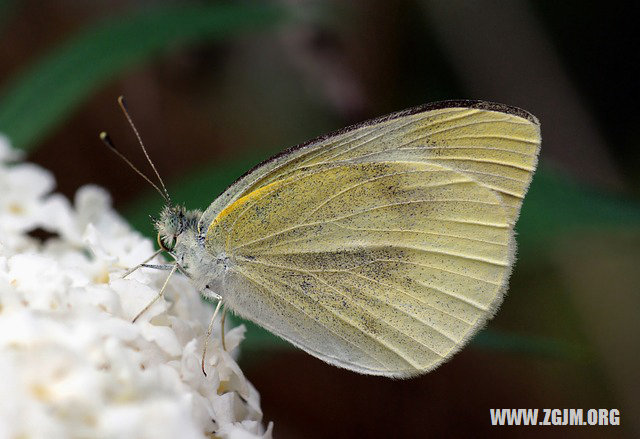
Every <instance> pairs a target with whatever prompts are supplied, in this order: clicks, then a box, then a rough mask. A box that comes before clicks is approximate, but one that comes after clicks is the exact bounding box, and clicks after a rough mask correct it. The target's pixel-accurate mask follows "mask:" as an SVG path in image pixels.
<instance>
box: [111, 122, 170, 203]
mask: <svg viewBox="0 0 640 439" xmlns="http://www.w3.org/2000/svg"><path fill="white" fill-rule="evenodd" d="M100 140H102V143H104V144H105V145H106V146H107V147H108V148H109V149H110V150H111V151H113V152H114V153H115V154H116V155H117V156H118V157H120V158H121V159H122V160H124V162H125V163H126V164H127V165H129V167H130V168H131V169H133V170H134V171H136V172H137V173H138V174H139V175H140V176H141V177H142V178H144V179H145V180H146V181H147V183H149V184H150V185H151V186H153V188H154V189H155V190H157V191H158V193H159V194H160V196H161V197H162V198H164V199H165V200H166V201H167V203H169V204H171V201H170V200H169V195H168V194H166V189H165V192H162V191H161V190H160V188H159V187H158V186H157V185H156V184H155V183H154V182H152V181H151V180H150V179H149V177H147V176H146V175H144V174H143V173H142V171H141V170H139V169H138V168H136V167H135V165H134V164H133V163H131V161H129V159H128V158H126V157H125V156H124V155H123V154H122V153H121V152H120V151H118V150H117V149H116V147H115V145H114V144H113V141H112V140H111V137H109V135H108V134H107V133H106V132H105V131H103V132H101V133H100Z"/></svg>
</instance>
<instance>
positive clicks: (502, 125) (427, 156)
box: [201, 101, 540, 232]
mask: <svg viewBox="0 0 640 439" xmlns="http://www.w3.org/2000/svg"><path fill="white" fill-rule="evenodd" d="M399 151H401V154H403V155H406V154H411V155H412V156H413V159H414V160H418V161H429V162H437V163H441V164H443V165H445V166H448V167H450V168H452V169H457V170H459V171H462V172H464V173H467V174H469V175H471V176H473V178H474V179H476V180H477V181H478V182H480V183H482V184H484V185H486V186H487V187H489V188H491V189H493V190H495V191H496V192H497V193H498V195H500V197H501V198H502V199H503V201H504V202H505V204H506V205H507V206H509V210H510V221H511V223H515V221H516V219H517V217H518V214H519V211H520V206H521V205H522V199H523V198H524V195H525V193H526V191H527V189H528V187H529V183H530V182H531V177H532V175H533V172H534V171H535V168H536V165H537V161H538V153H539V151H540V125H539V123H538V120H537V119H536V117H535V116H533V115H531V114H529V113H527V112H526V111H524V110H521V109H519V108H515V107H509V106H506V105H502V104H497V103H492V102H484V101H444V102H436V103H432V104H427V105H423V106H420V107H415V108H412V109H409V110H404V111H400V112H397V113H394V114H391V115H388V116H384V117H381V118H378V119H374V120H370V121H367V122H363V123H361V124H358V125H353V126H351V127H348V128H345V129H343V130H340V131H336V132H334V133H331V134H327V135H325V136H321V137H318V138H317V139H314V140H311V141H309V142H307V143H304V144H301V145H298V146H296V147H294V148H291V149H289V150H286V151H284V152H282V153H281V154H278V155H276V156H275V157H272V158H270V159H269V160H267V161H265V162H263V163H261V164H260V165H258V166H256V167H255V168H253V169H252V170H250V171H249V172H247V173H246V174H245V175H243V176H242V177H241V178H240V179H238V181H236V182H235V183H234V184H232V185H231V186H230V187H229V188H228V189H227V190H226V191H225V192H224V193H223V194H222V195H220V197H218V198H217V199H216V200H215V201H214V202H213V203H212V204H211V206H210V207H209V208H208V209H207V210H206V211H205V213H204V215H203V216H202V221H201V229H202V231H203V232H204V231H206V229H207V227H208V226H209V225H210V224H211V222H212V221H213V220H214V218H215V217H216V216H217V215H218V214H219V213H220V212H221V211H222V210H223V209H224V208H225V207H226V206H228V205H230V204H232V203H233V202H234V201H236V200H238V199H239V198H241V197H242V196H244V195H246V194H248V193H250V192H253V191H254V190H256V189H259V188H260V187H262V186H265V185H267V184H269V183H271V182H274V181H276V180H279V179H282V178H284V177H286V176H287V175H291V174H293V173H295V172H297V171H298V170H300V169H301V168H306V167H311V166H319V165H323V164H326V163H333V162H336V161H340V160H347V159H353V158H358V157H375V156H376V154H378V155H379V154H388V153H389V152H392V153H396V154H397V153H398V152H399Z"/></svg>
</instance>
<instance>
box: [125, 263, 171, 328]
mask: <svg viewBox="0 0 640 439" xmlns="http://www.w3.org/2000/svg"><path fill="white" fill-rule="evenodd" d="M177 269H178V264H174V265H173V266H172V268H171V272H170V273H169V276H167V279H166V280H165V281H164V285H162V288H160V292H159V293H158V295H157V296H156V297H155V298H154V299H153V300H152V301H151V302H149V304H147V306H145V307H144V309H143V310H142V311H140V312H139V313H138V314H137V315H136V316H135V317H134V318H133V321H132V323H135V322H136V320H138V318H139V317H140V316H141V315H142V314H144V313H145V312H146V311H147V310H148V309H149V308H151V305H153V304H154V303H156V301H157V300H158V299H159V298H161V297H162V294H163V293H164V290H165V288H167V284H168V283H169V279H171V276H172V275H173V273H175V272H176V270H177Z"/></svg>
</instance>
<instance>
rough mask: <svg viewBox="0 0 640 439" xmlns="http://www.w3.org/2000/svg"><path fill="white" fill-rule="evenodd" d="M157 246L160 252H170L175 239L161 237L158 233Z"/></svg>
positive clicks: (173, 237) (172, 237)
mask: <svg viewBox="0 0 640 439" xmlns="http://www.w3.org/2000/svg"><path fill="white" fill-rule="evenodd" d="M158 245H159V246H160V248H161V249H162V250H164V251H167V252H170V251H172V250H173V248H174V247H175V245H176V238H175V236H171V237H167V236H162V235H160V233H158Z"/></svg>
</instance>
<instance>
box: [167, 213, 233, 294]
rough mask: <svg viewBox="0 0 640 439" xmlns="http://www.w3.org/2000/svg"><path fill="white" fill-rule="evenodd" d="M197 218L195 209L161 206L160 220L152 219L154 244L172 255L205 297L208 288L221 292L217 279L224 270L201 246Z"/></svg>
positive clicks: (199, 214)
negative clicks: (156, 242) (153, 220)
mask: <svg viewBox="0 0 640 439" xmlns="http://www.w3.org/2000/svg"><path fill="white" fill-rule="evenodd" d="M201 217H202V212H201V211H199V210H187V209H185V208H184V207H183V206H165V208H164V209H163V210H162V212H161V214H160V219H158V220H156V221H155V228H156V230H157V231H158V245H159V246H160V247H161V248H162V249H163V250H165V251H167V252H168V253H170V254H171V255H172V256H173V257H174V258H175V260H176V262H177V263H178V264H179V265H180V267H181V268H182V270H183V271H184V272H186V274H188V275H189V278H190V279H191V281H192V282H193V283H194V284H195V286H196V288H197V289H198V290H199V291H200V293H201V294H203V295H204V296H207V295H208V294H207V292H208V291H205V290H207V289H209V290H211V291H213V292H215V293H216V294H219V295H222V291H219V290H220V288H219V285H220V282H219V281H220V279H219V278H220V277H221V275H222V273H223V271H224V264H223V262H222V261H221V260H219V258H216V257H215V256H214V255H212V254H211V253H209V252H208V251H207V250H206V249H205V247H204V245H203V242H202V239H200V237H199V231H198V223H199V221H200V218H201Z"/></svg>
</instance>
